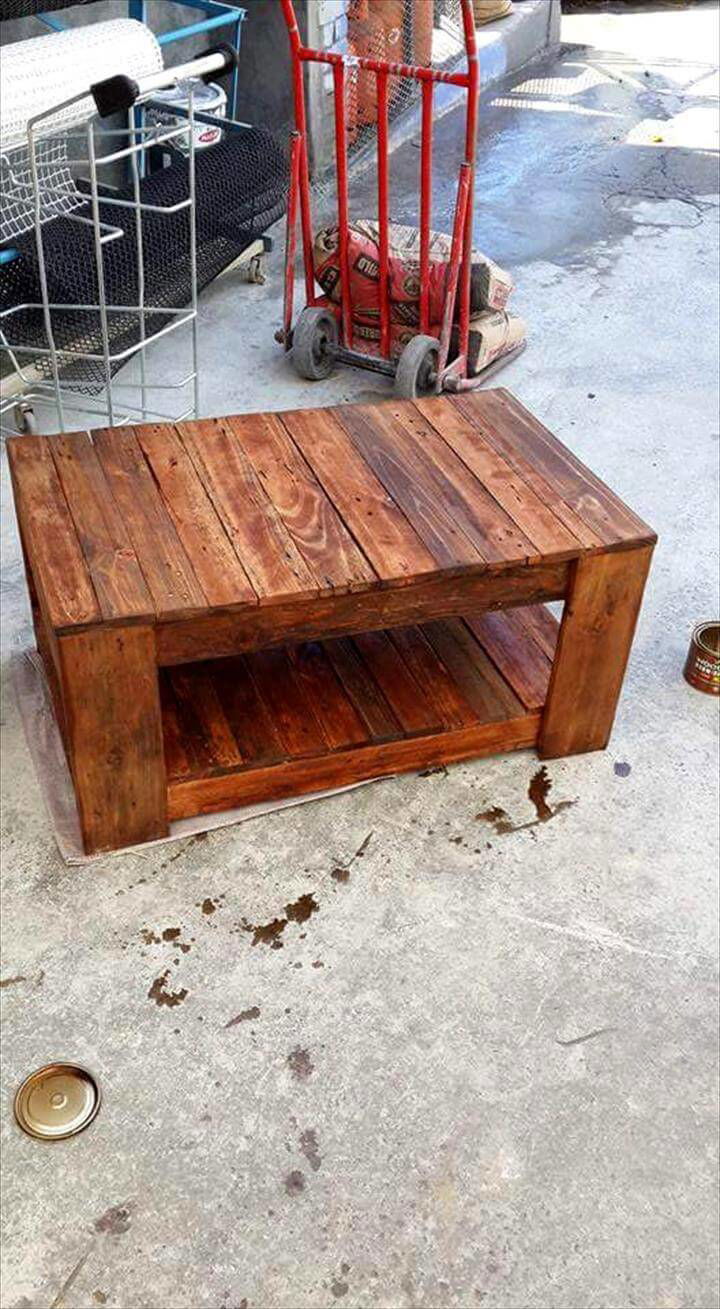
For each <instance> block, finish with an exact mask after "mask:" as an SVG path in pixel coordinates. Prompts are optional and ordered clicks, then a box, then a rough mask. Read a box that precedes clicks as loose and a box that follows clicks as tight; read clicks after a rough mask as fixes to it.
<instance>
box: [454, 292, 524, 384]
mask: <svg viewBox="0 0 720 1309" xmlns="http://www.w3.org/2000/svg"><path fill="white" fill-rule="evenodd" d="M526 335H527V326H526V323H525V320H524V319H522V318H519V317H518V316H517V314H508V313H505V312H504V311H503V310H493V309H486V310H485V311H484V313H482V314H477V315H476V316H475V317H474V318H471V320H470V337H469V340H468V372H469V374H470V376H471V377H474V376H475V375H476V374H477V373H481V372H482V370H483V369H484V368H487V366H488V364H492V363H494V362H495V360H496V359H500V358H502V356H503V355H506V354H509V352H510V351H511V350H515V349H516V347H517V346H519V345H522V343H523V341H524V340H525V337H526ZM459 349H460V340H459V332H458V329H457V328H454V329H453V334H452V338H451V342H450V358H451V359H452V358H454V357H455V356H456V355H457V353H458V351H459Z"/></svg>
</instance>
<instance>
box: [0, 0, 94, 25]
mask: <svg viewBox="0 0 720 1309" xmlns="http://www.w3.org/2000/svg"><path fill="white" fill-rule="evenodd" d="M91 2H92V0H0V20H2V21H3V22H5V21H6V20H9V19H11V18H33V17H34V15H35V14H49V13H52V12H53V10H55V9H72V8H73V6H74V5H87V4H90V3H91Z"/></svg>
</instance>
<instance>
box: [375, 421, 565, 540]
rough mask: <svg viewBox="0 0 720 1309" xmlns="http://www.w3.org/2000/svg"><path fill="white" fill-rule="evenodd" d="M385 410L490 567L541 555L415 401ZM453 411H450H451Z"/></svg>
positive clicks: (515, 521) (416, 460) (443, 500)
mask: <svg viewBox="0 0 720 1309" xmlns="http://www.w3.org/2000/svg"><path fill="white" fill-rule="evenodd" d="M383 408H384V409H387V412H388V414H391V415H392V417H393V418H394V420H395V422H396V423H397V424H398V425H399V426H400V427H401V428H402V429H403V430H404V431H405V432H407V434H408V435H409V436H410V437H411V438H412V440H413V442H414V445H415V450H416V453H415V457H414V460H413V464H414V466H417V463H418V461H419V460H422V462H423V465H424V466H425V467H426V468H427V472H428V477H429V478H430V479H432V482H433V483H434V484H435V486H436V488H437V494H438V495H439V496H440V497H441V498H442V502H443V504H444V505H446V506H447V508H448V509H449V510H450V512H451V513H452V516H453V518H454V519H455V521H456V522H457V524H458V526H459V527H460V528H461V529H462V531H463V532H464V533H465V535H466V536H467V538H468V540H470V541H472V543H473V545H475V546H476V547H477V549H478V550H479V552H480V554H481V555H482V557H483V558H484V559H486V560H487V561H488V563H489V564H490V565H497V564H502V565H503V566H507V565H508V564H518V563H525V562H527V561H529V560H531V559H536V558H538V557H539V553H540V552H539V551H538V549H537V546H536V545H535V543H534V542H533V540H532V539H531V538H530V537H528V536H527V534H526V532H525V530H524V526H523V527H522V528H521V527H520V526H519V525H518V522H517V520H513V519H512V518H511V517H510V515H509V514H507V513H506V512H505V510H504V509H503V508H502V506H501V505H500V503H499V502H498V500H497V498H496V497H495V496H494V495H492V494H491V493H490V492H488V490H487V488H486V487H485V486H484V484H483V482H482V481H481V480H480V479H479V478H478V477H476V476H475V474H474V472H473V471H472V470H471V469H470V468H469V467H468V466H467V464H466V463H464V462H463V460H462V459H460V458H459V457H458V455H457V453H456V451H455V450H454V449H453V448H452V446H451V445H450V444H449V443H448V442H447V441H446V440H444V438H443V436H441V435H440V433H439V432H437V431H436V430H435V428H434V427H433V425H432V423H430V422H428V421H427V419H426V418H425V417H424V415H423V414H422V413H421V412H420V410H419V409H418V407H417V406H416V405H414V404H412V403H410V402H407V401H404V402H402V403H399V402H395V403H393V402H392V401H391V402H390V404H388V405H387V406H383ZM451 412H452V410H450V409H449V410H448V413H449V414H450V413H451ZM409 454H410V451H409V450H408V455H409Z"/></svg>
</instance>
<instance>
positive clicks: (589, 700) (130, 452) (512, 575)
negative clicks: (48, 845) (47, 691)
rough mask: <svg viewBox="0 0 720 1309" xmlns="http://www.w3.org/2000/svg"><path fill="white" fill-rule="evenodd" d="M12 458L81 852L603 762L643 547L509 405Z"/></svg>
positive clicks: (20, 445)
mask: <svg viewBox="0 0 720 1309" xmlns="http://www.w3.org/2000/svg"><path fill="white" fill-rule="evenodd" d="M8 453H9V459H10V467H11V474H12V480H13V491H14V496H15V503H16V507H17V514H18V522H19V527H20V534H21V538H22V543H23V549H24V553H25V557H26V564H27V572H28V583H29V588H30V593H31V599H32V603H33V616H34V620H35V628H36V633H37V640H38V646H39V648H40V649H41V650H42V652H43V656H44V659H45V664H46V667H47V668H48V674H49V677H50V681H51V684H52V686H53V691H54V699H55V705H56V712H57V717H58V721H59V723H60V725H61V728H62V730H63V733H64V739H65V743H66V748H67V753H68V757H69V759H70V762H71V767H72V769H73V778H74V782H75V788H76V793H77V794H78V800H79V807H80V811H81V819H82V823H83V830H84V833H85V839H86V844H87V845H88V848H94V849H98V848H107V847H108V846H112V845H113V844H114V845H117V844H122V843H123V842H126V841H129V840H142V839H147V838H148V837H149V836H151V835H158V834H160V833H161V832H162V831H163V830H165V829H166V824H167V818H168V815H170V816H171V817H173V816H175V817H177V816H181V815H183V814H188V813H194V812H199V811H202V810H206V809H208V808H218V807H223V806H224V805H225V804H230V803H233V802H236V803H237V802H240V801H241V799H250V798H261V797H262V796H263V795H266V796H267V795H280V794H293V793H297V792H298V791H299V790H303V789H305V790H307V789H313V788H315V789H317V787H318V786H327V785H334V784H342V782H343V781H345V780H357V779H358V778H359V777H361V776H375V775H378V773H382V772H388V771H395V770H397V769H400V768H403V767H405V768H408V767H413V766H421V765H422V763H423V762H428V761H431V762H443V761H449V760H451V759H454V758H467V757H470V756H471V755H473V754H478V753H487V752H488V751H489V750H497V749H502V748H516V747H518V746H522V745H528V744H537V745H538V746H539V748H540V750H541V753H543V754H544V755H546V756H548V757H549V756H550V755H551V754H562V753H570V752H572V751H573V750H580V749H594V748H599V747H600V746H601V745H602V744H604V743H605V741H606V740H607V735H608V733H609V730H610V725H611V723H612V716H613V714H614V709H615V704H616V701H617V696H618V693H619V690H620V685H621V683H622V676H623V671H624V667H625V661H626V659H627V654H628V651H629V648H630V641H631V639H632V632H633V629H634V625H635V618H636V616H637V612H638V609H639V604H640V597H641V595H642V587H643V584H644V580H645V575H646V573H647V567H648V564H649V558H650V554H651V552H652V547H653V544H654V541H655V534H654V533H653V531H652V530H651V529H650V528H649V527H648V526H647V525H646V524H645V523H643V522H642V521H641V519H639V518H638V517H637V515H636V514H635V513H634V512H633V511H632V510H631V509H630V508H628V507H627V506H626V505H625V504H624V503H623V502H622V501H621V500H620V499H619V498H618V497H617V496H616V495H615V494H614V492H613V491H611V490H610V489H609V488H608V487H607V486H605V484H604V483H603V482H601V481H600V480H599V478H597V477H596V476H595V474H594V473H592V472H591V471H590V470H589V469H588V468H586V467H585V466H584V465H583V464H581V463H580V461H579V460H578V459H577V458H576V457H575V456H574V455H573V454H572V453H571V452H570V451H569V450H567V449H566V448H565V447H564V446H563V445H562V444H561V443H560V442H559V441H558V440H557V439H556V438H555V437H554V436H552V434H551V433H550V432H549V431H548V430H547V429H546V428H545V427H543V426H542V424H540V423H539V422H538V421H537V420H536V419H535V418H534V417H533V416H532V414H530V413H529V412H528V410H527V409H525V408H524V407H523V406H522V405H521V404H520V403H519V402H518V401H517V400H516V399H514V397H513V396H511V395H510V394H509V393H508V392H507V391H504V390H493V391H483V392H479V393H474V394H472V395H467V396H453V397H450V396H442V397H439V398H432V399H427V400H419V401H416V402H410V401H406V402H397V401H388V402H385V403H381V404H378V405H376V406H356V405H347V406H343V407H337V408H332V409H321V410H302V411H300V410H298V411H292V412H287V413H266V414H248V415H242V416H239V417H233V418H219V419H209V420H204V421H200V422H185V423H180V424H177V425H175V426H172V425H149V426H141V427H124V428H118V429H114V430H107V429H106V430H99V431H95V432H92V433H86V432H80V433H73V434H70V435H59V436H53V437H33V436H23V437H17V438H13V439H11V440H10V441H9V442H8ZM548 600H564V601H566V608H565V619H564V621H563V625H562V628H561V630H560V637H559V641H558V633H557V624H556V622H555V620H554V619H552V618H551V617H550V615H549V614H548V612H547V610H545V609H544V608H543V606H542V602H544V601H548ZM494 610H504V611H506V612H504V613H502V614H499V613H498V614H495V613H493V612H492V611H494ZM308 642H310V643H314V644H310V645H308V644H307V643H308ZM303 643H306V644H304V645H303ZM281 646H283V647H286V648H285V649H283V650H280V649H279V648H276V649H274V650H273V649H269V648H268V647H281ZM158 670H160V671H158ZM99 741H100V742H104V743H105V744H104V745H102V749H103V750H105V751H106V757H105V761H104V762H102V760H101V759H100V753H99V749H100V747H99V746H98V742H99ZM89 743H90V744H89ZM127 760H130V761H131V763H127ZM123 770H124V772H123ZM120 774H122V783H120V782H119V780H118V779H119V777H120ZM110 811H112V812H110Z"/></svg>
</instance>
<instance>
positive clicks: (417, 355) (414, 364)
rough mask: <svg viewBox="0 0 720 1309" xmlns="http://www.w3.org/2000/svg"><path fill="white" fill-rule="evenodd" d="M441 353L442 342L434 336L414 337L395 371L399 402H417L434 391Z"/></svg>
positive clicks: (401, 356) (406, 347)
mask: <svg viewBox="0 0 720 1309" xmlns="http://www.w3.org/2000/svg"><path fill="white" fill-rule="evenodd" d="M439 353H440V342H439V341H438V340H437V338H436V337H434V336H414V337H413V339H412V341H408V343H407V345H406V346H405V349H404V350H403V352H402V354H401V355H400V358H399V359H398V364H397V369H396V371H395V394H396V396H397V397H398V399H399V400H415V399H416V398H417V396H419V395H427V394H428V393H429V392H430V391H432V390H433V388H434V386H435V382H436V380H437V371H438V356H439Z"/></svg>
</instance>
